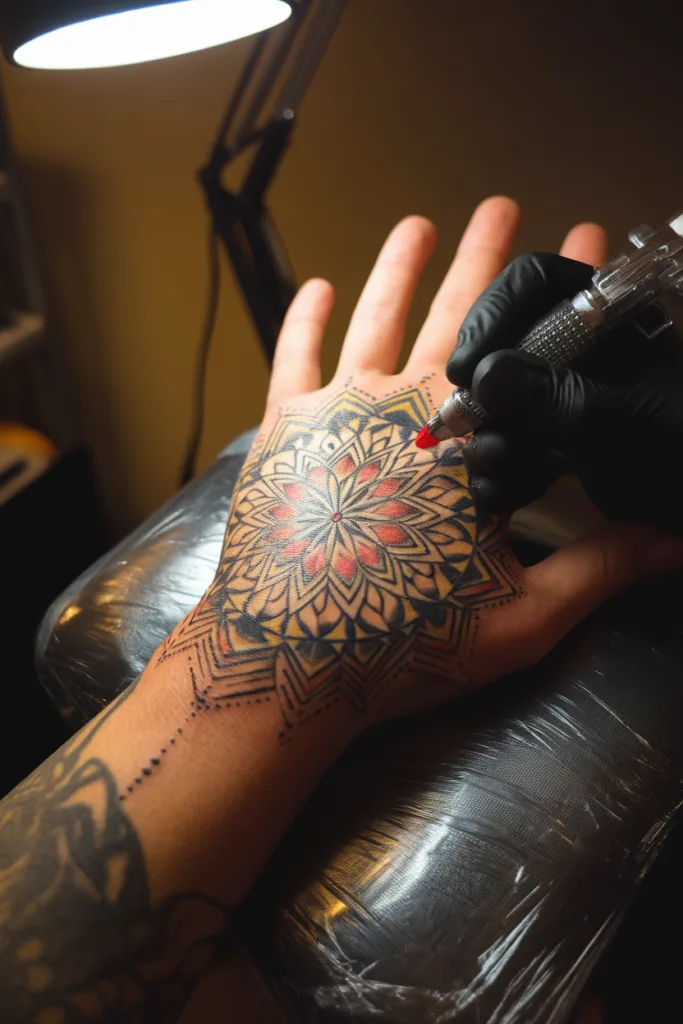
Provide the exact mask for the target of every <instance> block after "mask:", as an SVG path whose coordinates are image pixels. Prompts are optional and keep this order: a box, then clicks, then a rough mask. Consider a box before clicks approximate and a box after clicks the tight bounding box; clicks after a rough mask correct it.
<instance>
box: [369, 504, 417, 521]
mask: <svg viewBox="0 0 683 1024" xmlns="http://www.w3.org/2000/svg"><path fill="white" fill-rule="evenodd" d="M377 511H378V512H379V513H380V515H383V516H386V517H387V519H399V518H400V517H401V516H409V515H410V513H411V512H414V511H415V509H414V508H413V507H412V506H411V505H406V504H405V502H403V501H385V502H384V504H383V505H380V506H379V507H378V509H377Z"/></svg>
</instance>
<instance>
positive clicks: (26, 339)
mask: <svg viewBox="0 0 683 1024" xmlns="http://www.w3.org/2000/svg"><path fill="white" fill-rule="evenodd" d="M14 320H15V323H14V324H13V326H12V327H4V328H2V330H0V363H2V362H3V361H4V360H5V359H8V358H10V356H13V355H15V354H16V353H17V352H18V351H19V350H20V349H23V348H29V347H30V346H31V345H32V344H34V342H36V341H38V339H39V338H40V336H41V334H42V333H43V330H44V327H45V321H44V320H43V318H42V316H38V314H37V313H15V314H14Z"/></svg>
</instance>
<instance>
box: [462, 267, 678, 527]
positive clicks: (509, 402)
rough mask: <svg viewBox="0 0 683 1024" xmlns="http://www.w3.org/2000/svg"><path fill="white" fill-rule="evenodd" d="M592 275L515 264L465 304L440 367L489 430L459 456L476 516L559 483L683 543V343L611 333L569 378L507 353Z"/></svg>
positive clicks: (616, 516)
mask: <svg viewBox="0 0 683 1024" xmlns="http://www.w3.org/2000/svg"><path fill="white" fill-rule="evenodd" d="M592 273H593V268H592V267H589V266H588V265H587V264H585V263H578V262H576V261H574V260H569V259H565V258H564V257H562V256H556V255H554V254H551V253H528V254H526V255H524V256H520V257H518V258H517V259H516V260H514V261H513V262H512V263H511V264H510V265H509V266H508V267H507V268H506V269H505V270H504V271H503V272H502V273H501V274H499V276H498V277H497V278H496V279H495V280H494V281H493V283H492V284H491V285H490V286H489V287H488V288H487V289H486V291H485V292H483V294H482V295H481V296H480V298H479V299H477V301H476V302H475V304H474V306H473V307H472V309H471V310H470V312H469V313H468V315H467V316H466V317H465V320H464V321H463V324H462V328H461V330H460V333H459V335H458V346H457V348H456V349H455V350H454V352H453V354H452V355H451V357H450V359H449V361H448V365H447V376H448V379H449V380H450V381H451V382H452V383H453V384H455V385H457V386H459V387H467V388H470V389H471V390H472V393H473V395H474V397H475V398H476V400H477V401H478V402H480V403H481V405H482V406H483V407H484V408H485V409H486V410H487V412H488V413H489V415H490V417H491V419H490V420H489V421H488V422H487V423H486V425H485V426H483V427H481V428H480V429H479V430H478V431H476V433H475V434H474V435H473V437H472V438H471V440H470V442H469V444H468V445H467V446H466V449H465V457H466V460H467V463H468V465H469V469H470V474H471V480H472V486H473V488H474V492H475V495H476V497H477V502H478V504H479V506H480V507H482V508H483V509H484V510H486V511H490V512H512V511H513V510H515V509H517V508H520V507H521V506H522V505H526V504H528V503H529V502H530V501H533V500H535V499H536V498H539V497H541V496H542V495H543V494H544V493H545V491H546V490H547V488H548V487H549V485H550V484H551V483H552V481H553V480H555V479H556V478H557V477H558V476H560V475H561V474H562V473H566V472H574V473H576V474H577V475H578V477H579V479H580V480H581V482H582V483H583V485H584V487H585V489H586V491H587V492H588V494H589V495H590V497H591V498H592V500H593V502H594V503H595V505H596V506H597V507H598V509H599V510H600V511H601V512H602V513H603V515H605V516H606V517H607V518H608V519H611V520H618V521H623V522H638V523H645V524H648V525H651V526H661V527H664V528H666V529H669V530H673V531H675V532H678V533H683V341H681V339H680V338H679V337H678V335H677V334H676V332H675V330H674V329H673V328H668V329H667V330H666V331H664V332H663V333H662V334H660V335H659V336H658V337H657V338H655V339H653V340H652V341H648V340H647V339H646V338H645V337H644V336H643V335H642V334H641V333H640V332H639V331H638V330H637V329H636V328H635V327H632V326H628V327H621V328H619V329H618V330H615V331H613V332H612V333H611V334H610V335H609V336H608V337H607V338H605V339H604V340H603V341H602V343H601V344H600V345H599V346H598V349H597V350H596V351H594V352H593V353H591V354H590V355H589V356H587V357H586V358H585V360H583V362H582V363H581V364H579V365H578V366H577V367H576V368H575V369H572V370H569V369H565V368H563V367H559V366H556V365H554V364H552V363H550V362H548V361H547V360H544V359H539V358H537V357H534V356H529V355H525V354H523V353H520V352H514V351H511V349H512V348H513V347H514V346H515V345H516V344H517V343H518V342H519V341H520V339H521V338H522V337H523V336H524V334H525V333H526V332H527V331H528V330H529V328H531V327H532V326H533V325H534V324H535V323H536V322H537V321H538V320H540V319H541V317H543V316H544V315H545V314H546V313H547V312H549V311H550V310H551V309H552V308H553V307H554V306H555V305H557V304H558V303H559V302H561V301H562V300H563V299H566V298H568V297H570V296H572V295H574V294H576V292H578V291H579V290H581V289H583V288H587V287H588V286H589V285H590V282H591V277H592Z"/></svg>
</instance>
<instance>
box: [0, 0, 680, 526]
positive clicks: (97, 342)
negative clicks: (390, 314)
mask: <svg viewBox="0 0 683 1024" xmlns="http://www.w3.org/2000/svg"><path fill="white" fill-rule="evenodd" d="M629 7H633V8H634V10H633V12H632V13H629V11H628V8H629ZM669 7H670V8H672V9H673V8H674V5H673V4H667V5H662V6H661V7H660V9H659V13H658V5H657V4H656V3H655V4H653V5H650V7H649V8H648V11H649V12H650V14H651V20H650V23H649V24H643V17H644V14H643V12H644V7H643V5H642V4H632V5H628V4H616V3H602V4H600V3H598V4H595V3H587V2H583V0H581V2H572V3H569V2H567V3H560V4H552V3H547V2H546V0H516V2H514V3H513V2H512V0H509V2H507V0H490V2H482V0H477V2H474V0H467V2H466V0H422V2H420V0H351V3H350V6H349V9H348V11H347V13H346V14H345V16H344V19H343V21H342V24H341V26H340V28H339V30H338V33H337V35H336V37H335V39H334V41H333V44H332V47H331V49H330V51H329V54H328V57H327V59H326V61H325V63H324V65H323V67H322V68H321V70H320V72H319V74H318V76H317V78H316V79H315V81H314V83H313V87H312V89H311V92H310V94H309V96H308V97H307V99H306V101H305V103H304V105H303V106H302V109H301V112H300V124H299V127H298V132H297V135H296V141H295V145H294V146H293V148H292V150H291V152H290V154H289V156H288V157H287V160H286V164H285V165H284V167H283V169H282V173H281V175H280V177H279V178H278V181H277V184H276V187H275V189H274V191H273V197H272V207H273V211H274V215H275V218H276V221H277V223H278V224H279V226H280V229H281V231H282V233H283V235H284V237H285V239H286V240H287V243H288V246H289V248H290V251H291V255H292V258H293V261H294V264H295V267H296V268H297V272H298V275H299V278H300V279H304V278H305V277H306V276H309V275H312V274H316V275H317V274H322V275H325V276H328V277H329V278H330V279H331V280H332V281H333V282H334V283H335V285H336V286H337V288H338V291H339V304H338V310H337V313H336V314H335V319H334V324H333V329H332V332H331V337H330V343H329V346H328V349H327V353H326V358H325V366H326V369H327V371H330V370H331V368H332V366H333V363H334V355H335V352H336V351H337V349H338V346H339V342H340V339H341V336H342V331H343V325H344V322H345V320H346V319H347V318H348V315H349V312H350V310H351V307H352V303H353V301H354V298H355V296H356V295H357V293H358V290H359V288H360V287H361V284H362V282H363V278H364V276H365V274H366V271H367V269H368V268H369V266H370V264H371V262H372V259H373V256H374V254H375V252H376V250H377V248H378V246H379V245H380V243H381V240H382V238H383V236H384V234H385V233H386V231H387V230H388V229H389V228H390V227H391V225H392V223H393V222H394V221H396V220H397V219H398V218H399V217H401V216H402V215H404V214H406V213H409V212H419V213H423V214H426V215H428V216H430V217H432V218H434V219H435V221H436V222H437V224H438V226H439V228H440V230H441V246H440V249H439V251H438V254H437V256H436V258H435V259H434V262H433V266H432V267H431V269H430V271H429V273H428V275H427V277H426V279H425V284H424V287H423V289H422V290H421V293H420V295H419V301H418V303H417V312H416V316H415V318H414V320H413V323H412V326H411V330H412V331H414V329H415V326H416V324H417V321H418V316H419V314H421V313H423V312H424V310H425V308H426V305H427V303H428V301H429V296H430V292H431V290H432V289H433V288H434V287H435V285H436V283H437V280H438V277H439V275H440V273H441V272H442V271H443V269H444V267H445V265H446V262H447V260H448V258H449V255H450V253H451V250H452V249H453V246H454V245H455V243H456V241H457V238H458V236H459V233H460V231H461V229H462V228H463V226H464V224H465V222H466V219H467V216H468V214H469V212H470V210H471V209H472V207H473V206H474V205H475V203H476V202H477V201H478V200H479V199H481V198H482V197H484V196H485V195H487V194H490V193H493V192H506V193H508V194H511V195H513V196H514V197H515V198H517V199H518V200H519V201H520V202H522V203H523V205H524V207H525V208H526V211H527V217H526V222H525V225H524V228H523V231H522V234H521V236H520V239H519V246H518V248H519V249H528V248H552V247H555V246H557V244H558V243H559V241H560V239H561V236H562V234H563V232H564V230H565V229H566V228H567V227H568V226H569V225H570V224H571V223H572V222H574V221H576V220H578V219H599V220H602V221H603V222H604V223H605V224H606V225H607V226H608V227H609V228H610V229H612V230H614V231H615V233H616V236H617V237H616V244H617V245H620V246H621V245H622V243H623V236H624V232H625V231H626V229H627V228H628V227H629V226H631V225H632V223H634V222H636V223H637V222H639V221H641V220H645V219H651V220H654V221H657V220H659V219H662V218H663V217H664V216H666V215H667V214H669V213H671V212H673V210H674V209H676V208H677V206H678V205H681V206H683V173H681V160H680V155H681V143H680V141H679V140H678V138H677V136H678V135H679V132H680V123H681V98H682V97H683V62H682V61H681V60H680V59H679V57H678V53H677V51H678V48H679V45H680V38H681V31H680V29H681V27H683V25H682V24H681V21H682V16H681V15H680V14H679V13H675V14H672V13H670V12H669V11H668V10H667V11H666V17H664V14H663V12H664V10H665V8H669ZM678 7H679V5H676V9H677V10H678ZM596 9H597V10H596ZM617 11H618V12H619V21H618V22H616V21H615V20H614V16H613V13H612V12H615V13H616V12H617ZM672 18H675V19H676V22H677V24H673V23H672V20H671V19H672ZM246 49H247V45H246V44H245V43H237V44H232V45H230V46H225V47H220V48H217V49H215V50H212V51H207V52H204V53H199V54H194V55H190V56H186V57H181V58H177V59H173V60H169V61H165V62H160V63H157V64H149V65H143V66H140V67H133V68H123V69H116V70H106V71H92V72H78V73H64V72H28V71H23V70H16V69H11V68H5V69H4V71H3V79H4V86H5V93H6V102H7V106H8V111H9V116H10V121H11V126H12V130H13V133H14V140H15V146H16V150H17V152H18V156H19V159H20V162H21V166H22V170H23V172H24V179H25V185H26V189H27V193H28V199H29V206H30V213H31V217H32V221H33V224H34V228H35V233H36V236H37V239H38V241H39V245H40V252H41V259H42V262H43V266H44V271H45V276H46V281H47V285H48V293H49V296H50V300H51V307H52V314H53V323H54V326H55V329H56V333H57V335H58V337H59V338H60V340H61V341H62V343H63V344H64V345H65V351H66V357H67V359H68V361H69V363H70V365H71V368H72V373H73V376H74V380H75V382H76V389H77V394H78V398H79V401H80V405H81V409H82V414H83V419H84V424H85V429H86V433H87V436H88V437H89V438H90V440H91V442H92V444H93V446H94V450H95V453H96V458H97V463H98V467H99V472H100V475H101V479H102V482H103V484H104V489H105V493H106V496H107V501H108V505H109V509H110V514H111V516H112V519H113V521H114V522H115V523H116V524H117V526H118V528H119V529H121V528H125V527H128V526H130V525H132V524H133V523H135V522H136V521H138V520H139V519H140V518H141V517H142V516H144V515H145V514H147V513H149V512H150V511H151V510H152V509H154V508H155V507H156V506H157V505H158V504H159V503H160V502H161V501H163V500H164V499H165V498H166V497H168V496H169V495H170V494H171V493H172V491H173V489H174V485H175V480H176V475H177V472H178V466H179V463H180V461H181V457H182V453H183V449H184V443H185V440H186V434H187V429H188V418H189V410H190V399H191V379H192V370H193V366H194V358H195V352H196V344H197V337H198V333H199V328H200V323H201V320H202V315H203V311H204V300H205V292H206V282H207V273H206V259H205V229H206V215H205V212H204V208H203V202H202V197H201V195H200V192H199V190H198V188H197V186H196V184H195V180H194V173H195V169H196V168H197V166H198V165H199V164H200V162H201V161H202V159H203V157H204V155H205V153H206V150H207V146H208V144H209V140H210V139H211V138H212V135H213V132H214V130H215V127H216V124H217V122H218V118H219V115H220V114H221V111H222V108H223V105H224V102H225V99H226V97H227V96H228V94H229V92H230V90H231V87H232V85H233V82H234V79H235V75H236V72H237V69H238V67H239V65H240V61H241V59H242V58H243V57H244V54H245V52H246ZM224 282H225V283H224V289H223V300H222V308H221V315H220V323H219V327H218V332H217V335H216V339H215V345H214V350H213V355H212V360H211V366H210V383H209V389H208V418H207V427H206V432H205V438H204V444H203V448H202V465H206V464H207V463H208V462H209V460H210V459H211V458H212V457H213V456H214V454H215V453H216V451H217V450H218V449H219V448H220V447H221V446H222V445H223V444H224V443H226V442H227V441H228V440H229V439H230V438H231V437H232V436H233V435H234V434H235V433H237V432H238V431H241V430H242V429H244V428H246V427H248V426H250V425H251V424H253V423H255V422H256V421H257V419H258V417H259V408H260V405H261V402H262V399H263V396H264V391H265V387H266V370H265V368H264V364H263V361H262V359H261V356H260V354H259V351H258V348H257V344H256V341H255V338H254V336H253V333H252V330H251V327H250V324H249V321H248V319H247V317H246V316H245V314H244V312H243V309H242V305H241V300H240V298H239V295H238V293H237V291H236V288H235V286H234V283H233V281H232V279H231V277H230V274H229V272H226V273H225V275H224Z"/></svg>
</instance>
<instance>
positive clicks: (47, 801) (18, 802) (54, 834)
mask: <svg viewBox="0 0 683 1024" xmlns="http://www.w3.org/2000/svg"><path fill="white" fill-rule="evenodd" d="M134 686H135V684H134V685H133V687H132V688H131V689H130V690H129V691H127V694H126V695H125V697H127V696H128V695H129V694H130V692H131V691H132V689H133V688H134ZM124 699H125V698H124ZM119 703H120V700H119V701H118V702H117V704H116V705H112V709H113V708H114V707H115V706H118V704H119ZM110 713H111V712H108V713H105V714H104V715H101V716H100V717H99V718H98V719H96V720H95V722H93V724H92V725H91V726H86V728H85V729H84V730H82V731H81V732H80V733H79V734H78V735H77V736H76V737H75V738H74V739H73V740H71V741H70V742H69V743H67V744H66V745H65V746H64V747H62V749H61V750H59V751H57V753H56V754H55V755H54V756H53V757H51V758H50V759H49V760H48V761H46V762H45V764H43V765H41V766H40V768H38V770H37V771H35V772H34V773H33V775H31V776H30V777H29V778H28V779H27V780H26V781H25V782H24V783H22V785H21V786H19V787H18V788H17V789H16V790H15V791H14V792H13V793H12V794H10V796H9V797H6V798H5V800H4V801H3V805H2V818H1V819H0V851H1V857H0V992H2V998H3V1005H2V1010H1V1012H0V1016H1V1017H2V1020H3V1021H6V1022H7V1024H13V1022H18V1021H21V1022H22V1024H24V1022H31V1024H85V1022H86V1021H98V1020H100V1021H108V1020H116V1021H117V1022H118V1021H130V1022H131V1024H142V1022H143V1021H144V1022H151V1021H154V1022H159V1024H165V1022H170V1021H173V1020H175V1019H176V1018H177V1015H178V1012H179V1010H180V1009H181V1008H182V1006H183V1005H184V1003H185V1001H186V999H187V997H188V996H189V994H190V992H191V991H192V989H193V988H194V985H195V983H196V981H197V980H198V978H199V976H200V975H201V973H202V972H203V970H204V968H205V967H206V965H207V963H208V961H209V960H210V959H211V957H212V955H213V953H214V950H215V948H216V945H217V943H218V942H219V939H220V937H221V936H222V934H223V933H224V930H225V927H226V924H227V921H228V911H227V909H226V908H224V907H222V906H220V905H219V904H218V903H216V902H214V901H212V900H210V899H208V898H207V897H205V896H202V895H200V894H195V893H185V894H178V895H175V896H173V897H172V898H170V899H167V900H165V901H164V902H163V903H161V904H160V905H156V906H155V905H153V904H152V901H151V899H150V892H149V884H148V878H147V870H146V863H145V856H144V852H143V849H142V844H141V842H140V839H139V837H138V835H137V833H136V831H135V828H134V826H133V824H132V822H131V820H130V818H129V817H128V816H127V815H126V814H125V812H124V809H123V805H122V803H121V801H120V799H119V795H118V790H117V784H116V780H115V779H114V776H113V774H112V772H111V771H110V770H109V768H108V767H107V765H106V764H105V763H104V762H103V761H102V760H100V759H99V758H96V757H91V756H89V754H88V747H89V745H90V742H91V740H92V738H93V736H94V735H95V734H96V733H97V732H98V731H99V729H100V728H101V727H102V725H103V724H104V722H105V721H106V719H107V718H108V716H109V714H110Z"/></svg>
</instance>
